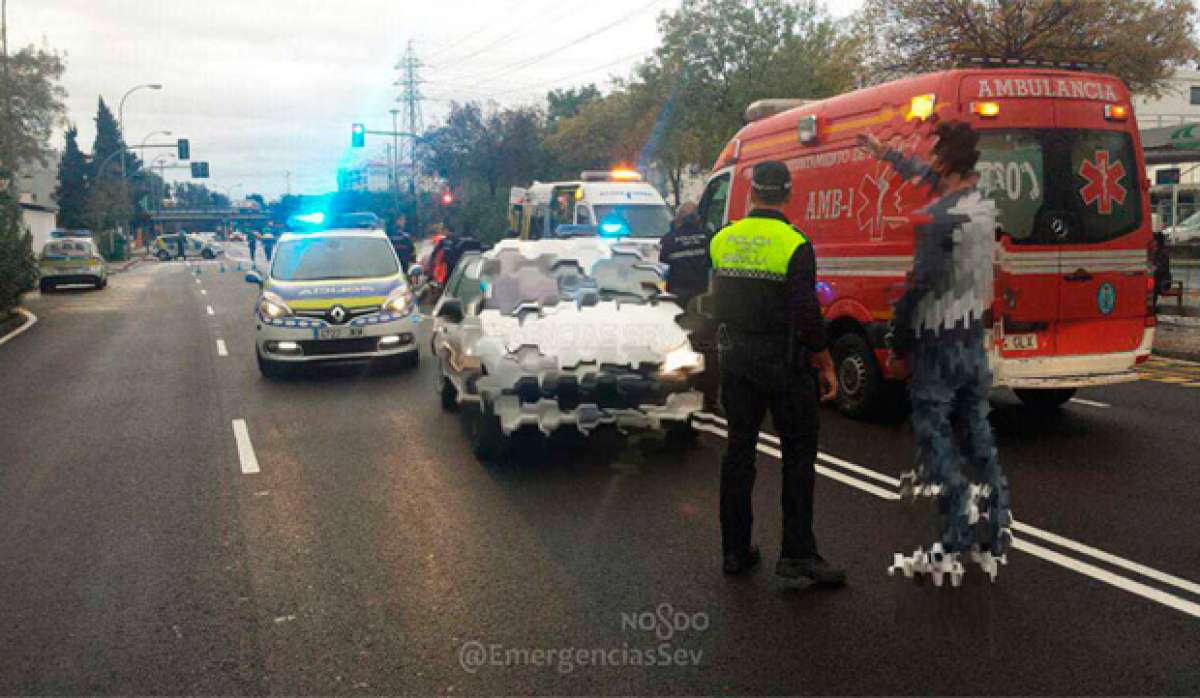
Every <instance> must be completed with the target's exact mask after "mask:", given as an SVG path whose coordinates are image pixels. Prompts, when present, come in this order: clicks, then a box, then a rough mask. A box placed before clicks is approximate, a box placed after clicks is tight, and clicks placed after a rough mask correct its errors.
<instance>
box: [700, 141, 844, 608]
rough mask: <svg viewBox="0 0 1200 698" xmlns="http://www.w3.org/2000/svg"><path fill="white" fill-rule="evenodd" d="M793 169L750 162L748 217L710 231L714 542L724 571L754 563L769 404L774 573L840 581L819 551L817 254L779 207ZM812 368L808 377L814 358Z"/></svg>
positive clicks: (820, 322) (825, 386)
mask: <svg viewBox="0 0 1200 698" xmlns="http://www.w3.org/2000/svg"><path fill="white" fill-rule="evenodd" d="M791 187H792V182H791V175H790V173H789V172H788V169H787V167H786V166H785V165H784V164H783V163H780V162H775V161H769V162H764V163H760V164H759V165H757V166H756V167H755V168H754V176H753V179H752V184H751V202H752V203H753V205H754V208H753V210H752V211H751V212H750V214H749V215H748V216H747V217H746V218H744V219H742V220H740V221H738V222H736V223H732V224H730V225H728V226H726V227H725V228H723V229H722V230H720V231H719V232H718V233H717V234H716V236H714V237H713V241H712V243H711V245H710V247H709V251H710V254H711V257H712V267H713V282H712V295H713V304H714V320H715V321H716V322H717V323H718V325H719V330H718V337H719V345H720V348H721V402H722V404H723V406H724V408H725V416H726V419H728V421H729V445H728V447H727V448H726V450H725V457H724V459H723V460H722V462H721V546H722V552H723V554H724V565H723V568H724V571H725V573H726V574H742V573H745V572H748V571H749V570H751V569H753V568H754V567H755V566H756V565H758V563H759V561H760V560H761V559H762V554H761V553H760V551H759V549H758V546H756V545H754V544H753V543H751V540H750V539H751V530H752V527H753V520H754V517H753V513H752V511H751V496H752V492H753V489H754V476H755V456H756V455H757V446H758V433H759V428H760V427H761V425H762V422H763V417H764V416H765V414H766V412H767V410H770V411H771V420H772V422H773V423H774V425H775V428H776V430H777V431H778V432H779V438H780V440H781V441H782V444H783V493H782V502H783V550H782V551H781V554H780V558H779V563H778V564H777V565H776V567H775V574H777V575H779V576H781V577H786V578H791V579H796V578H800V577H807V578H809V579H812V580H814V581H816V582H818V583H821V584H827V585H840V584H843V583H844V582H845V580H846V573H845V571H843V570H840V569H837V568H834V567H831V566H830V565H829V564H828V563H827V562H826V561H825V560H824V558H822V557H821V556H820V555H819V554H818V553H817V542H816V539H815V537H814V536H813V530H812V519H813V484H814V480H815V479H816V473H815V469H814V464H815V461H816V457H817V409H818V381H819V384H820V386H821V390H820V399H821V400H831V399H833V398H834V396H835V395H836V394H837V377H836V376H835V374H834V371H833V360H832V359H831V358H830V356H829V351H828V349H827V347H826V337H825V324H824V319H823V318H822V316H821V306H820V303H819V302H818V300H817V295H816V256H815V255H814V254H813V249H812V245H811V244H810V243H809V241H808V239H807V238H806V237H805V235H804V233H803V232H801V231H800V230H798V229H796V228H794V227H793V226H792V225H791V224H790V223H789V221H788V219H787V216H786V215H784V213H783V210H782V209H783V208H784V207H785V206H786V205H787V202H788V199H789V198H790V195H791ZM814 360H815V361H816V362H817V364H818V365H819V367H820V373H819V376H818V375H815V373H814V371H813V368H812V363H813V361H814Z"/></svg>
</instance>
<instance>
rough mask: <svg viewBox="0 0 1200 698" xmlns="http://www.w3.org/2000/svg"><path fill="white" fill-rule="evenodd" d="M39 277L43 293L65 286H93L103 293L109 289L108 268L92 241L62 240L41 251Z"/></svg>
mask: <svg viewBox="0 0 1200 698" xmlns="http://www.w3.org/2000/svg"><path fill="white" fill-rule="evenodd" d="M38 277H39V280H38V288H39V289H40V290H41V291H42V293H47V292H49V291H51V290H53V289H55V288H57V287H58V286H60V285H66V284H90V285H92V286H95V287H96V288H97V289H102V288H105V287H106V286H108V264H107V263H105V261H104V258H103V257H101V256H100V253H99V252H98V251H97V250H96V244H95V243H94V242H92V241H91V240H90V239H88V238H83V237H69V238H60V239H56V240H51V241H49V242H47V243H46V244H45V245H44V246H43V247H42V254H41V255H40V257H39V259H38Z"/></svg>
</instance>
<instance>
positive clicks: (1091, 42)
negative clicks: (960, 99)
mask: <svg viewBox="0 0 1200 698" xmlns="http://www.w3.org/2000/svg"><path fill="white" fill-rule="evenodd" d="M858 23H859V33H860V35H861V36H862V37H863V39H864V41H866V42H868V43H869V44H870V45H871V46H872V48H873V50H872V51H871V52H870V54H869V60H867V61H865V62H864V68H865V71H864V74H865V75H866V76H868V77H870V78H872V79H873V80H884V79H888V78H891V77H894V76H897V75H901V74H904V73H918V72H927V71H931V70H938V69H942V68H946V67H950V66H953V65H955V64H956V63H958V62H961V61H963V60H966V59H970V58H975V57H979V58H1004V59H1010V58H1012V59H1018V60H1025V59H1035V60H1054V61H1064V60H1076V61H1087V62H1097V63H1102V64H1104V65H1106V66H1107V70H1108V71H1109V72H1112V73H1113V74H1115V75H1118V76H1120V77H1121V78H1122V79H1124V80H1125V82H1126V83H1127V84H1128V85H1129V87H1130V88H1131V89H1133V90H1134V91H1137V92H1142V93H1145V94H1151V95H1157V94H1159V93H1160V92H1161V90H1162V89H1163V87H1164V85H1165V81H1166V79H1167V78H1169V77H1170V76H1171V74H1172V72H1173V71H1174V70H1175V69H1176V68H1178V67H1180V66H1183V65H1186V64H1189V63H1192V62H1194V61H1196V60H1197V58H1198V57H1200V48H1198V46H1197V40H1196V6H1195V3H1194V2H1193V1H1192V0H1104V2H1100V1H1099V0H867V2H866V4H865V5H864V6H863V8H862V10H861V11H860V13H859V16H858Z"/></svg>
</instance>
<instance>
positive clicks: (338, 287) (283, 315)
mask: <svg viewBox="0 0 1200 698" xmlns="http://www.w3.org/2000/svg"><path fill="white" fill-rule="evenodd" d="M246 280H247V281H249V282H251V283H254V284H258V285H259V286H260V287H261V288H262V293H261V294H260V296H259V298H258V302H257V304H256V306H255V310H254V324H255V328H256V330H257V337H256V339H255V347H254V348H255V354H256V356H257V357H258V367H259V370H260V371H261V372H262V374H263V375H264V376H266V377H268V378H277V377H282V376H284V375H286V374H287V373H289V372H290V370H291V369H293V368H295V367H297V366H301V365H304V364H310V363H313V362H354V361H358V362H364V361H365V362H372V363H380V364H384V365H398V366H415V365H416V364H417V345H416V339H415V337H414V334H413V332H414V329H413V328H414V327H415V326H414V324H413V322H412V313H413V311H414V310H415V305H414V303H413V297H412V291H411V290H410V289H409V286H408V282H407V280H406V279H405V277H404V274H403V272H402V270H401V269H400V262H399V260H397V259H396V253H395V252H394V251H393V250H392V245H391V243H390V242H388V239H387V236H385V235H384V233H383V231H382V230H367V229H354V230H350V229H339V230H316V231H313V232H304V233H285V234H283V235H282V236H281V237H280V238H279V242H278V243H277V245H276V248H275V255H274V257H273V258H272V260H271V265H270V267H269V268H268V270H267V272H266V276H265V278H264V277H263V276H262V275H260V274H259V272H257V271H252V272H250V273H248V274H247V275H246Z"/></svg>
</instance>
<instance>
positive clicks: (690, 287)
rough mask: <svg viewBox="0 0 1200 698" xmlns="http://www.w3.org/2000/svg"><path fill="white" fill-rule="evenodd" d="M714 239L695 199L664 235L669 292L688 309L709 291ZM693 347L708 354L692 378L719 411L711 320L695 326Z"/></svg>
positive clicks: (661, 257) (707, 404)
mask: <svg viewBox="0 0 1200 698" xmlns="http://www.w3.org/2000/svg"><path fill="white" fill-rule="evenodd" d="M710 241H711V240H710V238H709V236H708V234H707V233H706V232H705V230H704V229H703V228H702V227H701V225H700V213H699V209H698V208H697V207H696V204H694V203H692V202H691V201H687V202H684V203H683V204H682V205H680V207H679V210H678V211H676V212H675V220H674V221H672V222H671V229H670V230H669V231H667V234H666V235H664V236H663V238H662V246H661V248H660V249H659V253H658V261H660V262H662V263H663V264H666V265H667V292H668V293H671V294H674V295H675V296H676V297H678V298H679V304H680V305H681V306H683V307H684V309H686V310H689V311H694V310H695V309H694V308H689V305H690V304H691V301H692V299H693V298H695V297H696V296H699V295H701V294H703V293H705V292H707V291H708V272H709V269H710V268H711V266H712V265H711V263H710V261H709V256H708V244H709V242H710ZM690 339H691V342H692V346H693V347H694V348H695V349H696V350H697V351H699V352H701V353H702V354H704V366H705V370H704V372H703V373H701V374H698V375H696V376H693V377H692V379H691V380H692V384H693V385H694V386H695V387H696V388H698V389H699V390H700V391H701V392H702V393H704V410H705V411H706V412H716V411H717V390H718V384H719V379H718V366H719V365H720V356H719V355H718V354H717V350H716V328H715V327H714V326H713V323H711V322H708V321H707V320H705V321H703V322H702V323H701V324H700V325H699V326H697V327H696V328H695V329H693V331H692V333H691V336H690Z"/></svg>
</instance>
